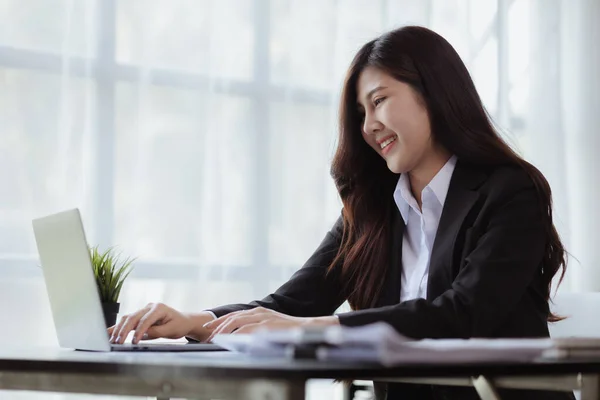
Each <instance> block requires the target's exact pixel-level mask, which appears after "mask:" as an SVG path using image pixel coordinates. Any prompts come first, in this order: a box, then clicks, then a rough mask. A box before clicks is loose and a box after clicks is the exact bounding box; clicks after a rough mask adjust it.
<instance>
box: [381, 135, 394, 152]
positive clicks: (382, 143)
mask: <svg viewBox="0 0 600 400" xmlns="http://www.w3.org/2000/svg"><path fill="white" fill-rule="evenodd" d="M397 138H398V137H397V136H392V137H391V138H389V139H388V140H386V141H385V142H381V144H380V146H381V150H383V149H385V148H386V147H387V146H388V145H389V144H390V143H392V142H393V141H394V140H396V139H397Z"/></svg>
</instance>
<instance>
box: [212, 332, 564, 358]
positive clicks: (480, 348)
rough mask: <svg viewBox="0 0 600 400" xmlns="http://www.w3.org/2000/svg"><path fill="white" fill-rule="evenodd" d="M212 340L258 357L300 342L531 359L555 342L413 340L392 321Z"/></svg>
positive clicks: (326, 352) (352, 354)
mask: <svg viewBox="0 0 600 400" xmlns="http://www.w3.org/2000/svg"><path fill="white" fill-rule="evenodd" d="M213 342H214V343H216V344H218V345H220V346H222V347H225V348H227V349H229V350H233V351H239V352H243V353H246V354H249V355H251V356H257V357H291V356H293V354H294V349H295V348H298V346H305V347H309V348H311V346H312V348H314V358H316V359H319V360H328V361H346V362H373V363H378V364H383V365H386V366H392V365H396V364H406V363H419V364H422V363H435V364H439V363H457V362H458V363H469V362H477V363H480V362H499V361H512V362H514V361H518V362H520V361H523V362H526V361H532V360H534V359H536V358H539V357H540V356H542V355H543V353H544V351H547V350H548V349H551V348H552V347H553V342H552V340H551V339H466V340H465V339H424V340H412V339H409V338H406V337H404V336H402V335H400V334H399V333H398V332H396V330H395V329H394V328H392V327H391V326H390V325H388V324H386V323H383V322H378V323H375V324H371V325H365V326H361V327H342V326H332V327H327V328H325V329H323V330H320V331H319V330H315V331H312V332H311V331H308V332H307V331H306V330H301V329H290V330H282V331H259V332H256V333H253V334H234V335H217V336H215V338H214V340H213Z"/></svg>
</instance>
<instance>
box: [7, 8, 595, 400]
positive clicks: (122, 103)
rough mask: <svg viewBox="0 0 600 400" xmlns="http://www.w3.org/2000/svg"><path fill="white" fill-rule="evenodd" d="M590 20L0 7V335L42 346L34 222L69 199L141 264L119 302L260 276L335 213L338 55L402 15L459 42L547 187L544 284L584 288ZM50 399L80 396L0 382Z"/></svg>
mask: <svg viewBox="0 0 600 400" xmlns="http://www.w3.org/2000/svg"><path fill="white" fill-rule="evenodd" d="M598 18H600V2H598V1H595V0H562V1H561V0H377V1H375V0H310V1H309V0H25V1H24V0H0V191H1V192H0V316H1V318H2V321H3V323H2V326H1V328H0V340H1V341H2V342H3V343H15V344H27V343H32V342H33V343H36V344H43V345H56V344H57V341H56V338H55V333H54V327H53V323H52V318H51V315H50V308H49V305H48V302H47V299H46V292H45V287H44V283H43V278H42V274H41V270H40V268H39V267H38V264H39V261H38V257H37V251H36V247H35V242H34V238H33V233H32V229H31V219H32V218H35V217H39V216H43V215H45V214H49V213H54V212H57V211H60V210H64V209H68V208H72V207H79V208H80V209H81V211H82V215H83V219H84V225H85V228H86V230H87V234H88V240H89V242H90V244H93V245H100V247H108V246H111V245H117V246H118V247H119V248H120V249H121V250H122V251H123V253H125V254H127V255H131V256H137V257H138V261H137V263H136V269H135V271H134V273H133V274H132V276H131V277H130V278H129V279H128V281H127V282H126V285H125V287H124V290H123V293H122V296H121V303H122V311H123V312H128V311H132V310H134V309H137V308H139V307H141V306H144V305H145V304H146V303H147V302H150V301H153V302H155V301H162V302H165V303H167V304H169V305H171V306H174V307H176V308H179V309H181V310H184V311H193V310H201V309H203V308H207V307H211V306H215V305H219V304H222V303H229V302H238V301H244V302H245V301H249V300H252V299H254V298H258V297H262V296H263V295H265V294H267V293H268V292H270V291H272V290H274V289H275V288H276V287H278V286H279V285H280V284H281V283H282V282H284V281H285V280H286V279H287V278H288V277H289V276H290V275H291V274H292V273H293V272H294V271H295V270H296V269H298V268H299V267H300V266H301V265H302V264H303V262H304V261H305V260H306V259H307V258H308V257H309V256H310V254H311V253H312V251H313V250H314V249H315V248H316V246H317V245H318V244H319V242H320V241H321V239H322V238H323V236H324V235H325V233H326V231H327V230H328V229H329V228H330V226H331V225H332V224H333V222H334V221H335V220H336V218H337V217H338V216H339V212H340V209H341V202H340V201H339V199H338V196H337V192H336V190H335V187H334V185H333V182H332V180H331V178H330V176H329V163H330V160H331V158H332V155H333V152H334V149H335V141H336V116H337V101H338V97H339V92H340V88H341V83H342V80H343V77H344V74H345V71H346V68H347V67H348V65H349V63H350V60H351V59H352V57H353V55H354V53H355V52H356V51H357V50H358V48H359V47H360V46H361V45H362V44H364V43H365V42H366V41H368V40H370V39H372V38H374V37H375V36H376V35H378V34H380V33H382V32H384V31H386V30H389V29H393V28H396V27H399V26H402V25H405V24H418V25H424V26H427V27H429V28H432V29H434V30H435V31H437V32H438V33H440V34H441V35H443V36H444V37H445V38H446V39H447V40H448V41H449V42H450V43H451V44H452V45H453V46H454V47H455V48H456V50H457V51H458V53H459V54H460V55H461V57H462V58H463V60H464V61H465V63H466V64H467V66H468V68H469V70H470V72H471V74H472V76H473V78H474V80H475V83H476V86H477V88H478V90H479V93H480V95H481V97H482V99H483V101H484V103H485V106H486V107H487V109H488V111H489V113H490V115H491V116H492V117H493V118H494V120H495V122H496V124H497V125H498V127H499V129H500V130H501V131H502V133H503V135H504V136H505V137H506V139H507V140H508V141H509V142H510V143H511V144H512V145H513V146H514V147H515V148H516V149H517V150H518V151H519V152H520V153H521V154H522V155H524V156H525V158H526V159H527V160H529V161H530V162H532V163H534V164H535V165H536V166H537V167H538V168H540V169H541V170H542V172H543V173H544V174H545V175H546V177H547V178H548V180H549V181H550V184H551V186H552V188H553V190H554V200H555V222H556V225H557V226H558V228H559V231H560V233H561V235H562V237H563V238H564V240H565V242H566V244H567V248H568V249H569V251H570V252H571V253H572V254H573V256H574V257H575V258H576V259H575V258H572V260H571V264H570V271H569V272H568V274H567V277H566V279H565V281H564V283H563V285H562V286H561V289H560V290H561V291H573V292H587V291H596V290H599V289H600V268H599V266H598V265H597V261H596V255H595V249H596V248H597V247H598V246H599V245H600V242H599V241H598V234H597V232H596V229H597V227H598V226H600V211H599V209H598V208H596V203H597V200H598V199H600V185H598V183H599V181H598V171H599V170H600V161H599V157H598V156H597V151H598V150H600V135H598V133H597V130H598V127H599V126H600V74H599V73H598V71H600V46H598V42H599V40H600V26H599V25H598V24H597V23H596V21H597V20H598ZM330 386H331V385H326V386H323V387H321V388H320V389H319V390H321V392H319V393H321V394H322V393H324V392H323V391H326V390H330ZM51 396H53V397H52V398H56V399H63V398H64V399H74V398H88V397H91V396H80V395H48V394H45V395H34V394H31V393H8V392H0V398H2V399H4V398H10V399H13V398H23V399H30V398H31V399H34V398H50V397H51ZM94 398H96V397H94ZM317 398H318V397H317Z"/></svg>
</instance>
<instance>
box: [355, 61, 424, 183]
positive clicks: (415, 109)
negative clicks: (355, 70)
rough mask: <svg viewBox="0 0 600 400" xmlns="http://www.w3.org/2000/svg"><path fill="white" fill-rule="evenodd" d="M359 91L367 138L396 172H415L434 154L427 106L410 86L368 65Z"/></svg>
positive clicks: (358, 88)
mask: <svg viewBox="0 0 600 400" xmlns="http://www.w3.org/2000/svg"><path fill="white" fill-rule="evenodd" d="M357 93H358V99H357V101H358V109H359V113H361V114H362V115H363V126H362V134H363V137H364V139H365V141H366V142H367V143H368V144H369V145H370V146H371V147H372V148H373V149H374V150H375V151H376V152H377V153H378V154H379V155H380V156H381V157H383V158H384V159H385V161H386V162H387V166H388V168H389V169H390V170H391V171H392V172H395V173H397V174H399V173H404V172H409V171H412V170H414V169H415V168H417V167H419V166H420V165H421V164H422V163H423V162H424V161H425V160H426V159H427V158H428V156H430V155H432V154H433V140H432V137H431V129H430V125H429V116H428V114H427V109H426V108H425V106H424V105H423V102H422V101H421V99H420V98H419V95H418V93H416V92H415V90H414V89H413V88H412V87H411V86H410V85H408V84H406V83H404V82H400V81H398V80H396V79H394V78H393V77H391V76H390V75H388V74H386V73H385V72H383V71H381V70H379V69H377V68H374V67H366V68H365V69H364V70H363V71H362V72H361V74H360V76H359V78H358V81H357Z"/></svg>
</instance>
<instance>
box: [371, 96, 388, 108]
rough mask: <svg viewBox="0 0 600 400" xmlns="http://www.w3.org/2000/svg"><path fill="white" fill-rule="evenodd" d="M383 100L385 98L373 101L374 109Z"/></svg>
mask: <svg viewBox="0 0 600 400" xmlns="http://www.w3.org/2000/svg"><path fill="white" fill-rule="evenodd" d="M383 100H385V97H379V98H377V99H375V100H373V104H374V105H375V107H377V106H378V105H379V104H381V103H382V102H383Z"/></svg>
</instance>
